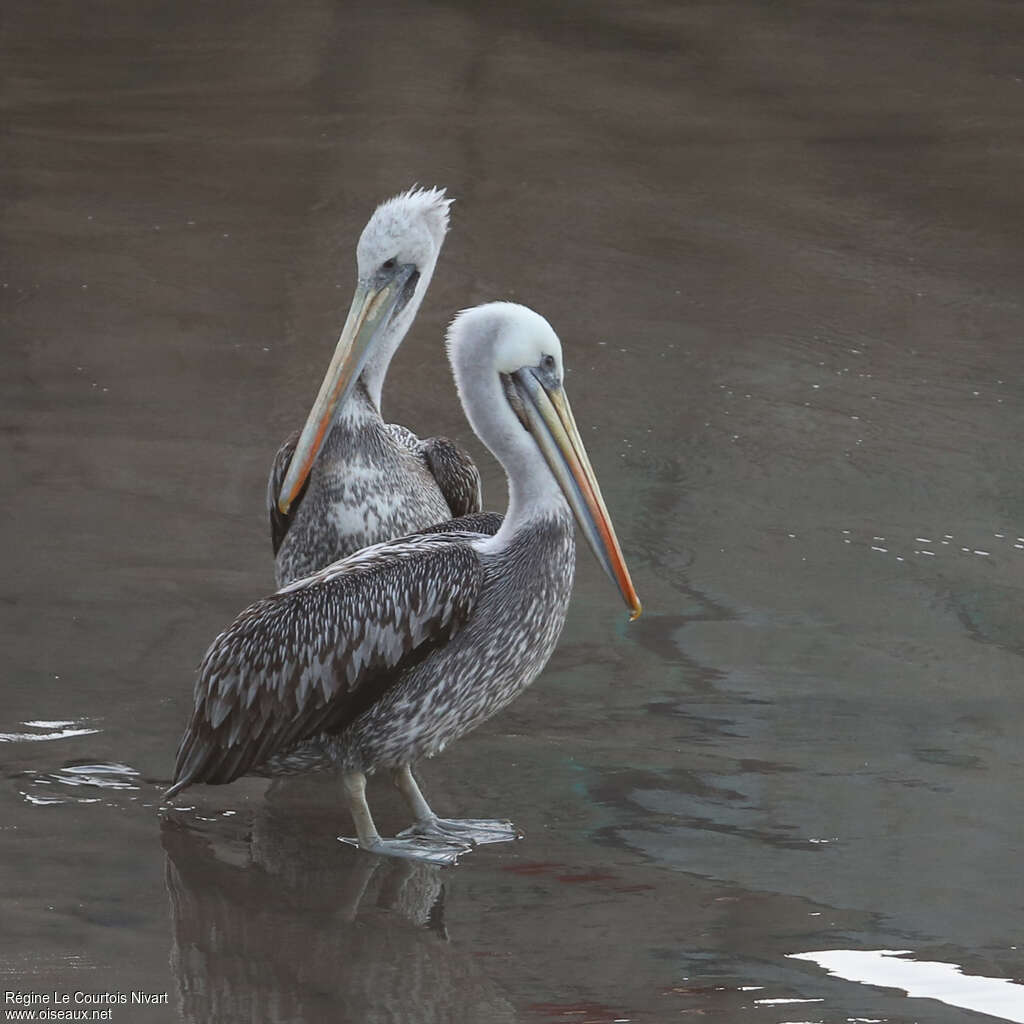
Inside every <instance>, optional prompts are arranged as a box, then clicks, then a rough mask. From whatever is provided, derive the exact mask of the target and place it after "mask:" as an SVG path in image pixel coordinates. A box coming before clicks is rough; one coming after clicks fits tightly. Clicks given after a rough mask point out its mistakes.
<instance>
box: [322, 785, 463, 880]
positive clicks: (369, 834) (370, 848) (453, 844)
mask: <svg viewBox="0 0 1024 1024" xmlns="http://www.w3.org/2000/svg"><path fill="white" fill-rule="evenodd" d="M342 785H343V786H344V788H345V796H346V797H347V799H348V807H349V810H350V811H351V812H352V822H353V824H354V825H355V827H356V836H357V838H355V839H351V838H348V837H346V836H338V839H339V840H340V841H341V842H343V843H347V844H348V845H349V846H357V847H358V848H359V849H360V850H366V851H367V852H368V853H379V854H382V855H384V856H386V857H406V858H408V859H409V860H422V861H427V862H428V863H430V864H456V863H458V860H459V857H460V856H461V855H462V854H463V853H468V852H469V850H471V849H472V845H471V844H470V843H467V842H465V841H464V840H459V839H456V838H454V837H451V836H441V835H437V836H414V837H413V836H406V835H404V834H403V835H401V836H399V837H398V838H397V839H384V838H382V837H381V835H380V833H379V832H378V831H377V826H376V825H374V823H373V816H372V815H371V814H370V806H369V804H367V802H366V776H365V775H363V773H362V772H346V773H345V774H344V775H343V776H342Z"/></svg>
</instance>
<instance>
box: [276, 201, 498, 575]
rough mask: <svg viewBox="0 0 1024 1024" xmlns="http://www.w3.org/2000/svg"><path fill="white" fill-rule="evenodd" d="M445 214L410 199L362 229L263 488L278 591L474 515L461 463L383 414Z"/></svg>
mask: <svg viewBox="0 0 1024 1024" xmlns="http://www.w3.org/2000/svg"><path fill="white" fill-rule="evenodd" d="M450 204H451V200H450V199H448V198H446V196H445V193H444V191H443V190H441V189H410V190H409V191H408V192H403V193H402V194H400V195H397V196H395V197H394V198H393V199H389V200H387V202H385V203H382V204H381V205H380V206H379V207H377V209H376V210H375V211H374V214H373V216H372V217H371V218H370V220H369V222H368V223H367V225H366V227H365V228H364V229H363V233H362V235H361V236H360V238H359V244H358V246H357V248H356V264H357V271H358V277H357V284H356V290H355V295H354V296H353V298H352V305H351V308H350V309H349V313H348V317H347V318H346V320H345V326H344V327H343V328H342V331H341V337H340V338H339V340H338V345H337V348H336V349H335V352H334V357H333V358H332V359H331V363H330V366H329V367H328V369H327V373H326V375H325V376H324V380H323V383H322V384H321V385H320V392H319V394H318V395H317V399H316V402H315V403H314V404H313V408H312V409H311V410H310V413H309V416H308V417H307V419H306V423H305V426H304V427H303V428H302V430H301V432H298V433H296V434H293V435H292V437H290V438H289V439H288V440H287V441H286V442H285V443H284V445H283V446H282V447H281V449H280V450H279V451H278V453H277V456H276V458H275V459H274V465H273V467H272V469H271V473H270V479H269V481H268V485H267V506H268V512H269V516H270V528H271V539H272V542H273V546H274V554H275V556H276V573H277V582H278V585H282V584H285V583H289V582H291V581H292V580H294V579H298V578H300V577H302V576H308V575H309V574H310V573H312V572H315V571H316V570H317V569H320V568H322V567H323V566H325V565H327V564H329V563H330V562H333V561H335V560H337V559H338V558H342V557H344V556H345V555H349V554H352V553H353V552H354V551H358V550H360V549H362V548H364V547H367V546H368V545H370V544H376V543H378V542H380V541H385V540H390V539H391V538H392V537H397V536H400V535H401V534H405V533H409V532H410V531H412V530H418V529H422V528H423V527H426V526H429V525H431V524H432V523H435V522H441V521H442V520H446V519H450V518H452V517H453V516H461V515H466V514H468V513H471V512H478V511H479V510H480V477H479V474H478V473H477V470H476V467H475V466H474V465H473V463H472V461H471V460H470V458H469V456H468V455H466V454H465V453H464V452H463V451H461V449H459V448H458V447H457V446H456V445H454V444H453V443H452V442H451V441H448V440H447V439H445V438H427V439H426V440H423V441H421V440H420V439H419V438H418V437H416V435H415V434H413V433H412V432H411V431H409V430H407V429H406V428H405V427H401V426H398V425H397V424H393V423H385V422H384V420H383V418H382V416H381V412H380V408H381V395H382V391H383V388H384V378H385V376H386V375H387V371H388V366H389V365H390V363H391V359H392V357H393V356H394V354H395V352H396V351H397V350H398V347H399V345H401V343H402V340H403V339H404V337H405V335H406V334H407V333H408V330H409V327H410V326H411V325H412V322H413V319H414V318H415V316H416V312H417V310H418V309H419V307H420V304H421V303H422V301H423V296H424V295H425V294H426V290H427V287H428V286H429V284H430V279H431V277H432V276H433V273H434V267H435V265H436V264H437V258H438V254H439V253H440V251H441V246H442V244H443V242H444V237H445V234H446V232H447V230H448V208H449V206H450Z"/></svg>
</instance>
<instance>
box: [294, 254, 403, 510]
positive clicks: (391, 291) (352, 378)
mask: <svg viewBox="0 0 1024 1024" xmlns="http://www.w3.org/2000/svg"><path fill="white" fill-rule="evenodd" d="M414 272H415V268H414V267H411V266H406V267H403V268H401V270H400V272H399V273H398V274H396V276H395V277H394V278H392V279H391V280H389V281H387V282H386V283H385V284H383V285H381V286H379V287H371V286H369V285H364V284H360V285H359V287H358V288H356V293H355V295H354V296H353V297H352V306H351V308H350V309H349V312H348V317H347V318H346V319H345V326H344V327H343V328H342V330H341V337H340V338H339V339H338V345H337V348H336V349H335V350H334V356H333V358H332V359H331V365H330V366H329V367H328V368H327V373H326V375H325V376H324V379H323V383H322V384H321V385H320V393H319V394H318V395H317V397H316V402H314V403H313V408H312V409H311V410H310V413H309V416H308V417H307V418H306V425H305V426H304V427H303V428H302V433H301V434H300V435H299V443H298V444H297V445H296V447H295V453H294V454H293V455H292V461H291V462H290V463H289V464H288V472H287V473H286V474H285V478H284V482H283V483H282V484H281V492H280V493H279V494H278V496H277V507H278V508H279V509H280V510H281V512H282V514H283V515H287V514H288V509H289V508H291V504H292V502H293V501H295V499H296V498H297V497H298V496H299V494H300V493H301V492H302V488H303V487H304V486H305V483H306V479H307V477H308V476H309V472H310V470H311V469H312V468H313V463H314V462H316V457H317V455H319V454H320V448H321V447H322V446H323V443H324V438H325V437H326V436H327V432H328V431H329V430H330V428H331V424H332V423H333V422H334V416H335V413H336V412H337V410H338V408H339V406H342V405H344V403H345V400H346V399H347V398H348V396H349V394H350V393H351V391H352V388H353V387H354V386H355V382H356V381H357V380H358V378H359V374H360V373H362V372H363V367H364V366H365V365H366V360H367V358H368V357H369V355H370V351H371V349H372V348H373V345H374V343H375V342H376V340H377V338H378V337H379V336H380V334H381V333H382V331H383V329H384V328H385V326H386V325H387V324H388V322H389V321H390V319H391V316H392V314H393V312H394V310H395V307H396V306H397V305H398V302H399V300H400V299H401V298H402V295H403V290H404V289H405V286H406V284H407V283H408V282H409V280H410V278H411V277H412V275H413V273H414Z"/></svg>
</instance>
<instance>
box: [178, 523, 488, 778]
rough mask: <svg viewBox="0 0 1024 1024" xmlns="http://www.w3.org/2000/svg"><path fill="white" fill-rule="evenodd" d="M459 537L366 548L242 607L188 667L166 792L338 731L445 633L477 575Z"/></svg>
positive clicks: (460, 616) (466, 605)
mask: <svg viewBox="0 0 1024 1024" xmlns="http://www.w3.org/2000/svg"><path fill="white" fill-rule="evenodd" d="M467 539H468V538H467V534H465V533H449V534H444V535H439V534H433V535H431V534H417V535H414V536H412V537H407V538H403V539H401V540H397V541H389V542H388V543H386V544H379V545H376V546H374V547H372V548H366V549H365V550H363V551H360V552H358V553H357V554H355V555H352V556H351V557H349V558H346V559H342V560H341V561H340V562H335V563H334V564H333V565H330V566H328V567H327V568H326V569H322V570H321V571H320V572H318V573H316V574H315V575H313V576H310V577H308V578H306V579H302V580H298V581H296V582H295V583H292V584H290V585H289V586H287V587H285V588H283V589H282V590H279V591H278V592H277V593H276V594H274V595H272V596H271V597H267V598H264V599H263V600H262V601H257V602H256V604H254V605H251V606H250V607H249V608H247V609H246V610H245V611H244V612H242V614H241V615H239V616H238V618H237V619H235V621H234V622H233V623H232V624H231V625H230V626H229V627H228V628H227V629H226V630H225V631H224V632H223V633H221V635H220V636H219V637H217V639H216V640H214V642H213V644H212V646H211V647H210V649H209V650H208V651H207V652H206V655H205V657H204V658H203V661H202V664H201V665H200V667H199V678H198V680H197V682H196V689H195V708H194V710H193V713H192V720H191V722H190V723H189V726H188V730H187V731H186V733H185V736H184V738H183V739H182V741H181V746H180V747H179V748H178V760H177V767H176V769H175V775H174V785H173V786H172V787H171V789H170V790H169V791H168V793H167V795H168V797H170V796H173V795H174V794H175V793H177V792H178V791H179V790H181V789H183V788H184V787H185V786H187V785H190V784H191V783H194V782H211V783H223V782H230V781H231V780H232V779H236V778H238V777H239V776H240V775H243V774H245V773H246V772H247V771H249V770H250V769H253V768H256V767H258V766H259V765H260V764H261V763H262V762H263V761H265V760H266V759H267V758H269V757H270V756H272V755H273V754H276V753H282V752H284V751H287V750H288V749H290V748H291V747H292V746H294V745H295V744H296V743H298V742H300V741H302V740H305V739H309V738H311V737H314V736H317V735H320V734H322V733H338V732H341V731H342V730H343V729H344V728H345V727H346V726H348V725H349V724H350V723H351V722H352V721H353V720H354V719H355V718H356V717H357V716H358V715H359V714H360V713H361V712H362V711H364V710H366V709H367V708H368V707H369V706H370V705H371V704H372V703H373V702H374V701H375V700H377V699H379V698H380V696H381V695H382V694H383V693H384V692H385V691H386V690H387V688H388V687H389V686H390V685H393V684H394V682H396V681H397V680H398V678H399V677H400V676H401V673H402V669H403V668H404V667H405V666H406V665H409V664H412V663H415V662H418V661H419V660H421V659H422V658H423V657H425V656H426V655H427V654H429V653H430V652H431V650H433V649H435V648H436V647H438V646H440V645H442V644H444V643H445V642H446V641H447V640H449V639H450V638H451V637H453V636H454V635H455V633H456V632H458V630H459V629H460V627H461V626H462V625H463V623H465V622H466V620H467V619H468V617H469V616H470V614H471V613H472V611H473V608H474V607H475V604H476V600H477V595H478V593H479V590H480V585H481V580H482V568H481V565H480V561H479V559H478V557H477V555H476V553H475V552H474V550H473V549H472V547H471V546H470V545H469V544H467V543H466V541H467Z"/></svg>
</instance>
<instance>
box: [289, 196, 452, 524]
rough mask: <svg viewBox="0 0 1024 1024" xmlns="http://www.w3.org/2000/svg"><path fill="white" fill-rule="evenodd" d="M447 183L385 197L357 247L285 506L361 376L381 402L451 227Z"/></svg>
mask: <svg viewBox="0 0 1024 1024" xmlns="http://www.w3.org/2000/svg"><path fill="white" fill-rule="evenodd" d="M451 202H452V201H451V200H450V199H448V198H446V196H445V192H444V189H439V188H431V189H423V188H411V189H409V191H408V192H402V193H400V194H399V195H397V196H394V197H393V198H392V199H388V200H387V201H386V202H383V203H381V204H380V206H378V207H377V209H376V210H375V211H374V213H373V216H372V217H371V218H370V220H369V221H368V222H367V225H366V227H365V228H363V233H362V235H360V237H359V244H358V246H357V248H356V267H357V274H358V276H357V281H356V290H355V294H354V295H353V297H352V305H351V307H350V309H349V312H348V316H347V317H346V319H345V326H344V327H343V328H342V330H341V337H340V338H339V339H338V345H337V348H336V349H335V351H334V357H333V358H332V359H331V364H330V366H329V367H328V368H327V374H326V376H325V377H324V380H323V383H322V384H321V385H320V392H319V394H318V395H317V399H316V402H315V403H314V405H313V408H312V409H311V410H310V413H309V416H308V417H307V419H306V424H305V426H304V427H303V428H302V433H301V435H300V436H299V442H298V445H297V447H296V449H295V453H294V455H293V456H292V461H291V463H290V464H289V466H288V472H287V474H286V476H285V479H284V482H283V483H282V485H281V492H280V494H279V495H278V508H279V509H280V510H281V512H282V513H284V514H286V515H287V513H288V509H289V508H290V507H291V504H292V502H293V501H294V500H295V499H296V497H297V496H298V495H299V494H300V493H301V491H302V488H303V486H304V485H305V483H306V479H307V478H308V476H309V472H310V470H311V469H312V468H313V463H314V462H315V461H316V457H317V455H318V454H319V452H320V448H321V446H322V445H323V441H324V438H325V437H326V436H327V432H328V431H329V430H330V427H331V424H332V423H333V422H334V419H335V417H336V416H337V414H338V412H339V411H340V410H342V409H343V408H344V407H345V401H346V399H347V398H348V396H349V395H350V394H351V391H352V388H353V387H355V383H356V381H357V380H358V379H360V377H362V379H363V383H364V384H365V386H366V390H367V392H368V393H369V395H370V398H371V400H372V401H373V402H374V404H375V405H376V406H377V407H378V408H379V407H380V397H381V390H382V388H383V384H384V375H385V374H386V373H387V368H388V365H389V363H390V362H391V357H392V356H393V355H394V354H395V351H396V350H397V349H398V346H399V345H400V344H401V343H402V339H403V338H404V337H405V334H406V332H407V331H408V330H409V326H410V324H411V323H412V321H413V319H414V318H415V316H416V311H417V310H418V309H419V307H420V303H421V302H422V301H423V296H424V294H425V293H426V290H427V287H428V286H429V284H430V279H431V277H432V276H433V274H434V267H435V266H436V264H437V257H438V255H439V254H440V252H441V246H442V244H443V243H444V236H445V234H446V233H447V231H448V207H449V206H450V205H451Z"/></svg>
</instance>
